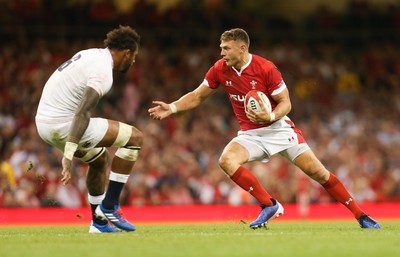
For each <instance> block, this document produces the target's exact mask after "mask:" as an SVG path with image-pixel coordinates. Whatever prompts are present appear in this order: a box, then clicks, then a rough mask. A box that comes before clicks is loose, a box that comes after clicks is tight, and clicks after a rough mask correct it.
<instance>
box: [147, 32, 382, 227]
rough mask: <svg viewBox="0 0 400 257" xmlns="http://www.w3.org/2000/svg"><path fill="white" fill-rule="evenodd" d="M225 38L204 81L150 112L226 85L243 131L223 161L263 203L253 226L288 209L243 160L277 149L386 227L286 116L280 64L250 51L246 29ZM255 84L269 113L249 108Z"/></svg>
mask: <svg viewBox="0 0 400 257" xmlns="http://www.w3.org/2000/svg"><path fill="white" fill-rule="evenodd" d="M220 40H221V44H220V48H221V55H222V59H220V60H218V61H217V62H216V63H215V64H214V65H213V66H212V67H211V68H210V69H209V70H208V72H207V74H206V76H205V79H204V81H203V82H202V83H201V84H200V86H198V87H197V88H196V89H194V90H193V91H191V92H189V93H187V94H185V95H184V96H182V97H181V98H180V99H178V100H177V101H174V102H172V103H170V104H167V103H165V102H163V101H153V103H154V104H155V106H154V107H152V108H150V109H149V114H150V116H151V117H152V118H153V119H156V120H161V119H164V118H165V117H168V116H169V115H171V114H174V113H176V112H181V111H186V110H190V109H193V108H195V107H197V106H199V105H200V104H201V103H202V102H203V101H204V100H205V99H207V98H208V97H209V96H210V95H212V94H214V93H215V92H216V91H217V89H218V88H219V87H223V89H224V90H225V91H226V93H227V94H228V95H229V100H230V102H231V104H232V107H233V111H234V113H235V115H236V118H237V120H238V122H239V125H240V131H239V132H238V134H237V136H236V137H235V138H233V139H232V140H231V141H230V142H229V143H228V145H227V146H226V147H225V149H224V150H223V152H222V154H221V157H220V159H219V166H220V167H221V169H222V170H223V171H224V172H225V173H226V174H227V175H228V176H229V177H230V178H231V179H232V180H233V181H234V182H235V183H236V184H237V185H239V186H240V187H241V188H243V189H244V190H246V191H247V192H249V193H250V194H251V195H252V196H253V197H255V198H256V199H257V200H258V202H259V203H260V206H261V212H260V215H259V216H258V218H257V219H256V220H254V221H253V222H252V223H251V224H250V227H251V228H253V229H256V228H260V227H262V226H265V224H266V223H267V222H268V221H270V220H272V219H274V218H276V217H278V216H279V215H281V214H283V211H284V209H283V207H282V205H281V204H280V203H279V202H278V201H277V200H276V199H274V198H273V197H272V196H271V195H270V194H269V193H268V192H267V191H266V190H265V189H264V188H263V187H262V185H261V184H260V182H259V181H258V179H257V178H256V176H255V175H254V174H253V173H252V172H251V171H250V170H248V169H246V168H245V167H243V166H242V165H243V164H245V163H247V162H251V161H268V159H269V158H271V156H273V155H276V154H279V155H280V156H283V157H285V158H287V159H288V160H290V161H291V162H292V163H294V164H295V165H296V166H297V167H299V168H300V169H301V170H302V171H303V172H304V173H305V174H307V175H308V176H309V177H310V178H312V179H314V180H315V181H317V182H318V183H320V184H321V185H322V186H323V187H324V189H325V190H326V191H327V192H328V193H329V194H330V195H331V196H332V197H333V198H335V199H336V200H337V201H338V202H340V203H341V204H343V205H344V206H346V207H347V208H348V209H349V210H350V211H351V212H352V213H353V215H354V217H355V218H356V219H357V221H358V222H359V224H360V226H361V228H374V229H379V228H381V226H380V224H379V223H378V222H376V221H375V220H373V219H372V218H371V217H370V216H368V215H367V214H365V213H364V211H363V210H361V209H360V207H359V206H358V204H357V203H356V201H355V199H354V198H353V197H352V196H351V195H350V194H349V192H348V191H347V190H346V188H345V187H344V186H343V184H342V183H341V182H340V181H339V179H338V178H337V177H336V176H335V175H334V174H333V173H331V172H330V171H328V170H327V169H326V168H325V167H324V165H323V164H322V163H321V162H320V161H319V160H318V158H317V157H316V156H315V154H314V153H313V151H312V150H311V149H310V147H309V146H308V144H307V143H306V140H305V139H304V137H303V136H302V134H301V131H300V130H299V129H298V128H296V127H295V125H294V123H293V122H292V121H291V120H290V118H289V117H288V116H287V114H288V113H289V112H290V110H291V108H292V106H291V101H290V97H289V91H288V89H287V87H286V84H285V82H284V80H283V78H282V75H281V73H280V71H279V70H278V69H277V67H276V66H275V65H274V64H273V63H272V62H271V61H268V60H266V59H265V58H263V57H260V56H257V55H255V54H251V53H249V45H250V39H249V36H248V34H247V32H246V31H245V30H243V29H240V28H235V29H231V30H228V31H225V32H224V33H222V35H221V38H220ZM254 89H255V90H259V91H262V92H264V93H265V94H266V95H267V97H268V99H269V100H270V102H271V106H272V112H270V113H269V112H268V111H267V110H266V108H265V107H263V108H262V110H261V111H260V112H255V111H253V110H251V109H248V111H247V112H246V111H245V108H244V103H243V101H244V99H245V95H246V94H247V93H248V92H249V91H250V90H254Z"/></svg>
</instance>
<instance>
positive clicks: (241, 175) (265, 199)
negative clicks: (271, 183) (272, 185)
mask: <svg viewBox="0 0 400 257" xmlns="http://www.w3.org/2000/svg"><path fill="white" fill-rule="evenodd" d="M231 179H232V180H233V181H234V182H235V183H236V184H238V185H239V186H240V187H241V188H243V189H244V190H246V191H247V192H249V193H250V194H251V195H252V196H254V198H256V199H257V201H259V202H260V204H262V205H267V206H273V205H274V203H273V202H272V201H271V198H272V197H271V195H270V194H268V192H267V191H265V189H264V188H263V187H262V185H261V184H260V182H259V181H258V179H257V178H256V176H254V174H253V173H252V172H251V171H249V170H248V169H246V168H245V167H243V166H240V167H239V168H238V169H237V170H236V171H235V173H234V174H233V175H232V176H231Z"/></svg>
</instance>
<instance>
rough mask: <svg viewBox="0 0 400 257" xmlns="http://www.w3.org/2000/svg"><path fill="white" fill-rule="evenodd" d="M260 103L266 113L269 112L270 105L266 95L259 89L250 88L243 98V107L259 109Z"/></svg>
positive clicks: (270, 109)
mask: <svg viewBox="0 0 400 257" xmlns="http://www.w3.org/2000/svg"><path fill="white" fill-rule="evenodd" d="M261 104H262V105H264V107H265V109H266V110H267V111H268V113H271V111H272V107H271V103H270V101H269V99H268V97H267V96H266V95H265V94H264V93H263V92H261V91H258V90H250V91H249V92H248V93H247V94H246V97H245V99H244V109H245V110H246V112H247V110H248V109H252V110H253V111H256V112H259V111H261Z"/></svg>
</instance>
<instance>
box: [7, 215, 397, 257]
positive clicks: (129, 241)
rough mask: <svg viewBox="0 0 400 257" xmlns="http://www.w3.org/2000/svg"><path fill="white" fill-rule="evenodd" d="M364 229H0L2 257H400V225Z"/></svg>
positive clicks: (348, 225) (282, 224) (335, 225)
mask: <svg viewBox="0 0 400 257" xmlns="http://www.w3.org/2000/svg"><path fill="white" fill-rule="evenodd" d="M381 224H382V226H383V228H382V229H381V230H365V229H361V228H359V227H358V224H357V223H356V222H355V221H340V222H334V221H329V222H314V221H313V222H305V221H293V222H292V221H291V222H289V221H273V222H271V224H269V225H268V228H267V229H258V230H252V229H249V227H248V225H247V224H243V223H241V222H237V223H216V224H198V223H195V224H138V225H137V231H135V232H130V233H127V232H123V233H115V234H89V233H88V232H87V231H88V225H87V226H41V227H40V226H27V227H22V226H17V227H8V226H7V227H0V256H2V257H3V256H4V257H16V256H21V257H22V256H23V257H63V256H65V257H71V256H79V257H85V256H96V257H102V256H104V257H111V256H119V257H122V256H132V257H133V256H138V257H139V256H140V257H147V256H148V257H158V256H171V257H181V256H182V257H191V256H199V257H214V256H215V257H219V256H221V257H222V256H229V257H235V256H238V257H239V256H240V257H252V256H257V257H261V256H274V257H275V256H276V257H285V256H296V257H301V256H305V257H314V256H315V257H317V256H318V257H324V256H334V257H338V256H343V257H352V256H354V257H356V256H357V257H360V256H362V257H369V256H400V221H383V222H381Z"/></svg>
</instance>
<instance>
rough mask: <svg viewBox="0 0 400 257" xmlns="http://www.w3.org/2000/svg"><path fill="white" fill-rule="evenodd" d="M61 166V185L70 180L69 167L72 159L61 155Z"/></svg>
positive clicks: (70, 167)
mask: <svg viewBox="0 0 400 257" xmlns="http://www.w3.org/2000/svg"><path fill="white" fill-rule="evenodd" d="M62 168H63V170H62V171H61V176H62V177H61V182H62V183H63V185H64V186H65V185H67V184H68V183H69V181H70V180H71V169H72V161H71V160H69V159H67V158H65V157H63V159H62Z"/></svg>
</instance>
